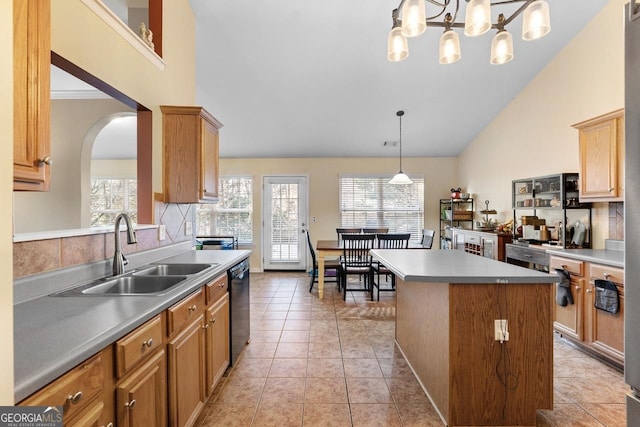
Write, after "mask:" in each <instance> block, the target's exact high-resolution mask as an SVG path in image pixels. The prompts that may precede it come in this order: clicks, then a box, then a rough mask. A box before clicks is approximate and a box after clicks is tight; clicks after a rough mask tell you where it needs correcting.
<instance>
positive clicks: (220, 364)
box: [205, 275, 230, 396]
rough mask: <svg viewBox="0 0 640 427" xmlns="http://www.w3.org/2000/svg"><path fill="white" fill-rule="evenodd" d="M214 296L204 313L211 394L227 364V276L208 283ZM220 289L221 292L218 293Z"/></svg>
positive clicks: (208, 394)
mask: <svg viewBox="0 0 640 427" xmlns="http://www.w3.org/2000/svg"><path fill="white" fill-rule="evenodd" d="M210 285H211V286H212V287H213V288H214V289H213V290H212V291H213V292H212V293H214V294H215V295H216V298H215V299H213V300H212V301H213V302H212V304H210V306H209V307H208V308H207V311H206V313H205V322H206V323H205V330H206V339H205V341H206V351H205V359H206V393H207V396H210V395H211V394H213V390H214V389H215V387H216V385H217V384H218V381H220V378H222V375H223V374H224V371H225V370H226V369H227V367H228V366H229V355H230V352H229V293H228V292H227V277H226V275H224V276H221V278H220V279H218V280H214V281H213V282H212V283H211V284H210ZM220 291H222V294H220Z"/></svg>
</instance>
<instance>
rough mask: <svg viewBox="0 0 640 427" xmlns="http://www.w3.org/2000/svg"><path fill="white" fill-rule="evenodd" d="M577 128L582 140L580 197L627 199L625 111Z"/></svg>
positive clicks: (604, 116) (619, 111) (604, 199)
mask: <svg viewBox="0 0 640 427" xmlns="http://www.w3.org/2000/svg"><path fill="white" fill-rule="evenodd" d="M573 127H574V128H576V129H578V131H579V141H580V200H584V201H588V202H590V201H622V200H624V144H625V142H624V110H623V109H620V110H616V111H612V112H611V113H608V114H604V115H601V116H598V117H595V118H593V119H590V120H586V121H584V122H580V123H576V124H575V125H573Z"/></svg>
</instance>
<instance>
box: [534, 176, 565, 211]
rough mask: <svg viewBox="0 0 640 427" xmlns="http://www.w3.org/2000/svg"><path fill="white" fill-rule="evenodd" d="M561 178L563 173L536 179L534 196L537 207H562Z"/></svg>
mask: <svg viewBox="0 0 640 427" xmlns="http://www.w3.org/2000/svg"><path fill="white" fill-rule="evenodd" d="M561 178H562V176H561V175H552V176H545V177H541V178H536V179H535V181H534V184H533V197H534V205H535V207H536V208H561V207H562V180H561Z"/></svg>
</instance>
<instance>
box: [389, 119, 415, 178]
mask: <svg viewBox="0 0 640 427" xmlns="http://www.w3.org/2000/svg"><path fill="white" fill-rule="evenodd" d="M396 116H398V118H399V119H400V143H399V145H400V171H399V172H398V173H397V174H395V175H394V177H393V178H391V181H389V184H394V185H395V184H401V185H407V184H413V181H411V178H409V177H408V176H407V175H406V174H405V173H404V172H402V116H404V111H402V110H400V111H398V112H397V113H396Z"/></svg>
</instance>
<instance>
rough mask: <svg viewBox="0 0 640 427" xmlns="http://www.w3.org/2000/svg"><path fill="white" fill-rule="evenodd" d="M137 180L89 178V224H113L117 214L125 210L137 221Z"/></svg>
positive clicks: (97, 225)
mask: <svg viewBox="0 0 640 427" xmlns="http://www.w3.org/2000/svg"><path fill="white" fill-rule="evenodd" d="M137 211H138V181H137V180H136V179H135V178H134V179H119V178H118V179H111V178H100V179H92V180H91V226H92V227H102V226H107V225H113V224H114V223H115V220H116V217H117V216H118V214H120V213H122V212H125V213H127V214H128V215H129V218H131V221H132V222H133V223H134V224H136V223H137V222H138V215H137Z"/></svg>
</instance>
